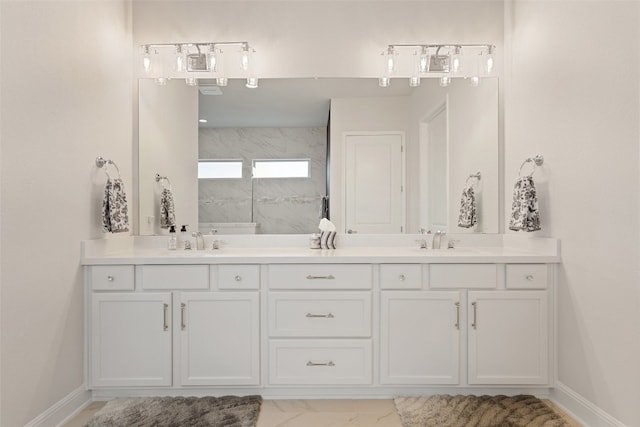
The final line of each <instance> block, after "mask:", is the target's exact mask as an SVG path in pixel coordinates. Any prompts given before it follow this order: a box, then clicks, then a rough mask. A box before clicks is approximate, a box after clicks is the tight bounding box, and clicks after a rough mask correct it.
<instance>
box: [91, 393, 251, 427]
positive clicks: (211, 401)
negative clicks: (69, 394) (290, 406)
mask: <svg viewBox="0 0 640 427" xmlns="http://www.w3.org/2000/svg"><path fill="white" fill-rule="evenodd" d="M261 403H262V397H260V396H244V397H238V396H223V397H141V398H131V399H113V400H110V401H109V402H107V404H106V405H105V406H104V407H103V408H102V409H100V410H99V411H98V412H96V413H95V414H94V415H93V417H91V418H90V419H89V421H87V423H86V424H85V425H84V427H185V426H188V427H254V426H255V425H256V422H257V421H258V414H259V413H260V405H261Z"/></svg>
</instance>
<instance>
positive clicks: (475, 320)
mask: <svg viewBox="0 0 640 427" xmlns="http://www.w3.org/2000/svg"><path fill="white" fill-rule="evenodd" d="M471 306H472V307H473V323H472V324H471V326H472V327H473V329H478V320H477V314H478V307H477V305H476V302H475V301H474V302H472V303H471Z"/></svg>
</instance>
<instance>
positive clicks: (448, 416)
mask: <svg viewBox="0 0 640 427" xmlns="http://www.w3.org/2000/svg"><path fill="white" fill-rule="evenodd" d="M394 403H395V405H396V410H397V411H398V415H399V416H400V419H401V420H402V425H403V426H404V427H432V426H433V427H569V424H567V423H566V422H565V421H564V420H563V419H562V418H561V417H560V416H559V415H558V414H556V413H555V412H553V410H552V409H551V408H549V407H548V406H547V405H546V404H545V403H544V402H543V401H541V400H540V399H538V398H536V397H534V396H529V395H518V396H462V395H456V396H451V395H441V394H440V395H434V396H422V397H420V396H417V397H396V398H395V399H394Z"/></svg>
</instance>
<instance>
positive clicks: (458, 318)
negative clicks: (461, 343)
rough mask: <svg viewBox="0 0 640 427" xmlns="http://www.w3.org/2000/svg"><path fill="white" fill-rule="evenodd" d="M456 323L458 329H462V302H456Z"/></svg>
mask: <svg viewBox="0 0 640 427" xmlns="http://www.w3.org/2000/svg"><path fill="white" fill-rule="evenodd" d="M455 305H456V324H455V325H454V326H455V327H456V329H458V330H459V329H460V303H459V302H456V304H455Z"/></svg>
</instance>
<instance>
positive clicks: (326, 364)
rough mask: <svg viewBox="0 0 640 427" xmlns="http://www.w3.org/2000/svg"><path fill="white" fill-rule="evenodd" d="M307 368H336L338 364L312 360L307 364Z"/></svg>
mask: <svg viewBox="0 0 640 427" xmlns="http://www.w3.org/2000/svg"><path fill="white" fill-rule="evenodd" d="M307 366H336V364H335V363H333V362H332V361H328V362H325V363H318V362H312V361H311V360H309V361H308V362H307Z"/></svg>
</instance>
